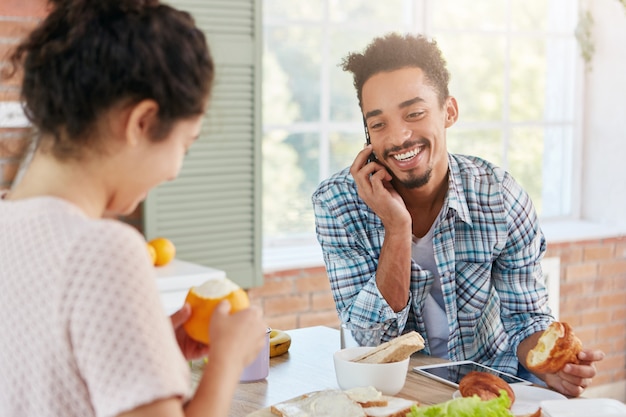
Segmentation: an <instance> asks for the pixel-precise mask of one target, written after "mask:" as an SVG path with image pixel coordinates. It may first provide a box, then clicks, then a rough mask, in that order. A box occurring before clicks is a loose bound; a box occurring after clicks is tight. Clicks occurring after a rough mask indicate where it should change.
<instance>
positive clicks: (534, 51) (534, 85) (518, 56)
mask: <svg viewBox="0 0 626 417" xmlns="http://www.w3.org/2000/svg"><path fill="white" fill-rule="evenodd" d="M545 56H546V53H545V41H544V40H543V39H535V38H521V39H513V40H512V41H511V95H510V97H509V101H510V103H511V114H510V118H511V120H512V121H515V122H519V121H525V120H533V121H541V120H543V115H544V113H545V108H544V106H545V91H546V59H545Z"/></svg>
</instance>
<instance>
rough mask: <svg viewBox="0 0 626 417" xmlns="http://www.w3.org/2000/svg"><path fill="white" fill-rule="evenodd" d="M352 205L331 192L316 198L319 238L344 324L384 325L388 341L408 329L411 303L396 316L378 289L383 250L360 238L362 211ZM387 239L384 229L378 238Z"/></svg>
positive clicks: (315, 209)
mask: <svg viewBox="0 0 626 417" xmlns="http://www.w3.org/2000/svg"><path fill="white" fill-rule="evenodd" d="M338 194H339V193H338ZM344 203H345V204H344ZM349 204H351V203H349V202H348V201H342V199H341V197H335V196H332V192H331V191H330V190H329V189H327V191H326V192H325V193H317V194H316V195H314V197H313V207H314V212H315V222H316V232H317V239H318V241H319V243H320V245H321V247H322V252H323V255H324V262H325V264H326V271H327V273H328V277H329V279H330V285H331V291H332V293H333V298H334V300H335V305H336V307H337V311H338V312H339V316H340V319H341V320H342V321H343V322H346V321H350V322H354V323H372V322H377V323H383V329H384V331H383V333H384V334H383V339H384V340H388V339H390V338H393V337H395V336H398V335H399V334H400V333H402V331H403V330H404V327H405V325H406V322H407V317H408V313H409V310H410V301H411V300H410V298H409V302H408V303H407V306H406V307H405V308H404V309H402V310H401V311H399V312H397V313H396V312H394V311H393V309H392V308H391V306H389V304H388V303H387V301H386V300H385V298H384V297H383V296H382V294H381V293H380V291H379V290H378V286H377V285H376V269H377V265H378V255H379V252H380V247H379V246H378V245H373V244H371V243H370V241H371V240H376V239H377V238H375V237H372V236H368V237H363V238H359V237H358V234H359V233H360V232H359V231H357V229H359V228H360V227H362V226H361V225H359V224H356V223H357V222H358V221H359V220H358V219H356V218H355V217H356V216H358V211H356V210H352V209H351V208H350V206H349ZM331 207H332V208H331ZM362 233H365V232H362ZM383 236H384V230H383V231H382V232H381V236H380V237H379V238H378V239H379V240H380V241H382V238H383Z"/></svg>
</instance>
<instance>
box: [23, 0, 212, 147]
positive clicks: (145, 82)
mask: <svg viewBox="0 0 626 417" xmlns="http://www.w3.org/2000/svg"><path fill="white" fill-rule="evenodd" d="M51 4H52V6H53V8H52V11H51V13H50V14H49V15H48V17H47V18H46V19H44V20H43V21H42V22H41V23H40V24H39V26H38V27H37V28H36V29H35V30H34V31H33V32H32V33H31V34H30V36H29V37H28V38H27V39H26V40H25V41H24V42H23V43H21V44H20V45H19V46H18V48H17V49H16V51H15V53H14V54H13V56H12V63H13V67H12V72H13V73H15V72H16V71H17V69H18V67H19V66H20V65H23V67H24V79H23V83H22V92H21V95H22V100H23V104H24V110H25V113H26V115H27V117H28V118H29V120H30V121H31V122H32V123H33V125H34V126H35V127H36V128H37V129H38V130H39V133H40V134H41V135H42V136H49V137H51V138H52V141H53V142H52V144H51V150H52V152H53V154H54V155H55V156H56V157H58V158H66V157H76V156H79V155H80V152H81V150H82V148H84V147H86V146H92V147H94V146H97V144H96V143H90V142H93V138H92V136H93V135H90V133H91V132H92V131H93V128H94V127H95V123H96V121H97V120H98V117H99V116H100V115H102V114H103V113H104V112H105V111H107V110H108V109H111V108H112V107H113V106H115V105H118V104H124V103H130V104H133V103H138V102H139V101H141V100H144V99H152V100H154V101H155V102H156V103H157V104H158V106H159V110H158V120H159V123H157V125H156V126H155V128H153V130H152V132H151V133H152V138H153V140H160V139H163V138H164V137H165V136H166V135H167V134H168V133H169V131H170V130H171V128H172V125H173V122H174V121H176V120H178V119H183V118H187V117H191V116H194V115H200V114H202V113H203V112H204V111H205V107H206V104H207V99H208V97H209V95H210V90H211V86H212V83H213V78H214V64H213V59H212V57H211V54H210V52H209V49H208V45H207V43H206V39H205V37H204V34H203V33H202V32H201V31H200V30H199V29H198V28H197V27H196V25H195V23H194V21H193V19H192V17H191V16H190V15H189V14H188V13H186V12H183V11H179V10H176V9H174V8H172V7H170V6H167V5H162V4H159V2H158V1H156V0H51Z"/></svg>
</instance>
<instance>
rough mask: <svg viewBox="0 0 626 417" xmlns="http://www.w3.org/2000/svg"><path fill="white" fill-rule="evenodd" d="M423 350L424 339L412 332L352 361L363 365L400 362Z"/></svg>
mask: <svg viewBox="0 0 626 417" xmlns="http://www.w3.org/2000/svg"><path fill="white" fill-rule="evenodd" d="M422 349H424V339H423V338H422V336H421V335H420V334H419V333H418V332H416V331H411V332H409V333H405V334H403V335H402V336H399V337H396V338H395V339H391V340H389V341H388V342H385V343H383V344H381V345H379V346H377V347H375V348H374V349H372V350H370V351H369V352H366V353H365V354H363V355H361V356H358V357H356V358H354V359H352V361H353V362H363V363H389V362H400V361H403V360H405V359H407V358H408V357H409V356H411V355H412V354H413V353H414V352H417V351H418V350H422Z"/></svg>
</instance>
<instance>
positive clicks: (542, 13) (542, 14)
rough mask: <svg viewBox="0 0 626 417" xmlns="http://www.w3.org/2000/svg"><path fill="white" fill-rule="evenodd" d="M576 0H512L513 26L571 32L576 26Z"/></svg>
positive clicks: (530, 29) (528, 29) (515, 27)
mask: <svg viewBox="0 0 626 417" xmlns="http://www.w3.org/2000/svg"><path fill="white" fill-rule="evenodd" d="M574 3H575V0H533V1H528V0H511V28H512V29H513V30H517V31H546V32H560V33H567V34H571V33H573V32H574V28H575V27H576V17H577V13H576V11H577V8H576V5H575V4H574Z"/></svg>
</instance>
